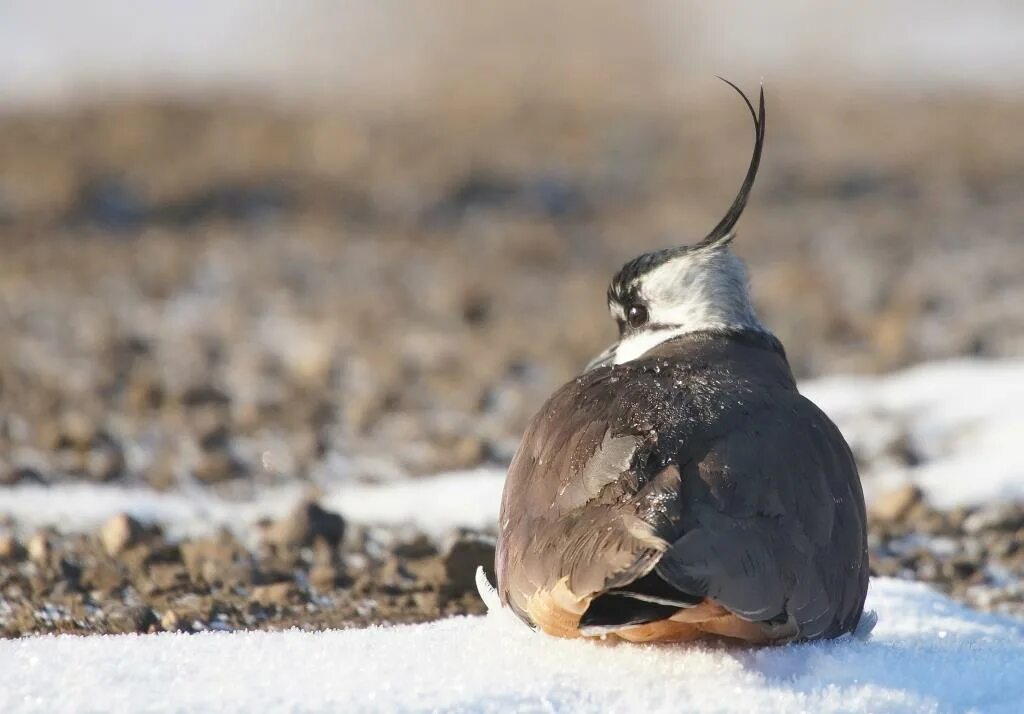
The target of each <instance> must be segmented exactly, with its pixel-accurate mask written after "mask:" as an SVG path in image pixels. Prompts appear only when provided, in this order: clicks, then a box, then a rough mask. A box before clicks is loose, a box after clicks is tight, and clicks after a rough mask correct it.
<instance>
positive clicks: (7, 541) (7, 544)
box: [0, 533, 25, 562]
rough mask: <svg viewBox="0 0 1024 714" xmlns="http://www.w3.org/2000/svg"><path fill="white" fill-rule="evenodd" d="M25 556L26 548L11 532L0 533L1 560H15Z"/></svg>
mask: <svg viewBox="0 0 1024 714" xmlns="http://www.w3.org/2000/svg"><path fill="white" fill-rule="evenodd" d="M24 557H25V549H24V548H22V547H21V543H19V542H18V539H17V538H15V537H14V536H12V535H10V534H9V533H0V562H13V561H17V560H21V559H22V558H24Z"/></svg>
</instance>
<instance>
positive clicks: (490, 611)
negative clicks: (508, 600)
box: [476, 565, 536, 632]
mask: <svg viewBox="0 0 1024 714" xmlns="http://www.w3.org/2000/svg"><path fill="white" fill-rule="evenodd" d="M476 591H477V592H478V593H480V599H481V600H483V601H484V605H485V606H486V607H487V617H488V618H489V619H492V620H495V621H499V622H500V623H501V624H502V625H510V626H512V627H515V628H516V629H519V628H521V627H522V626H523V622H522V621H520V619H519V618H518V617H516V616H515V614H514V613H513V612H512V610H510V609H509V608H507V607H505V606H504V605H502V604H501V598H500V597H499V596H498V591H497V590H496V589H495V588H494V586H493V585H491V581H490V580H488V579H487V574H486V573H484V567H483V566H482V565H478V566H477V567H476ZM530 630H533V631H534V632H536V629H535V628H532V627H531V628H530Z"/></svg>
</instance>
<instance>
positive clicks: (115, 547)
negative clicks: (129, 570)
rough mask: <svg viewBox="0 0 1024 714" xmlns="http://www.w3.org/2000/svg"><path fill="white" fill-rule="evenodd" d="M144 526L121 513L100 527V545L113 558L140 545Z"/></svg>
mask: <svg viewBox="0 0 1024 714" xmlns="http://www.w3.org/2000/svg"><path fill="white" fill-rule="evenodd" d="M142 533H143V528H142V524H141V523H139V522H138V521H137V520H135V519H134V518H132V517H131V516H129V515H128V514H127V513H119V514H118V515H116V516H114V517H113V518H111V519H109V520H108V521H107V522H106V523H104V524H103V525H102V526H100V534H99V535H100V543H101V544H102V545H103V550H105V551H106V553H107V555H109V556H110V557H111V558H116V557H117V556H119V555H120V554H121V553H123V552H124V551H125V550H127V549H128V548H130V547H131V546H133V545H135V544H136V543H138V541H139V538H140V537H141V536H142Z"/></svg>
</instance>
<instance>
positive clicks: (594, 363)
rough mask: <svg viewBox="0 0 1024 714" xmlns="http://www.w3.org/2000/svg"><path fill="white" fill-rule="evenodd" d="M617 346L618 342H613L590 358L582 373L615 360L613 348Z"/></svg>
mask: <svg viewBox="0 0 1024 714" xmlns="http://www.w3.org/2000/svg"><path fill="white" fill-rule="evenodd" d="M618 346H619V343H618V342H616V343H614V344H612V345H609V346H608V348H607V349H606V350H605V351H604V352H602V353H601V354H599V355H598V356H597V357H595V358H594V359H592V360H590V361H589V362H588V363H587V366H586V367H584V369H583V372H584V374H585V373H587V372H589V371H591V370H593V369H597V368H598V367H604V366H606V365H610V364H612V362H613V361H614V360H615V348H616V347H618Z"/></svg>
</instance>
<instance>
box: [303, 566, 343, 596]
mask: <svg viewBox="0 0 1024 714" xmlns="http://www.w3.org/2000/svg"><path fill="white" fill-rule="evenodd" d="M337 583H338V569H337V568H335V567H334V566H333V565H314V566H313V567H312V568H310V569H309V584H310V585H312V586H313V587H314V588H316V589H317V590H332V589H333V588H334V587H335V586H336V585H337Z"/></svg>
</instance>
